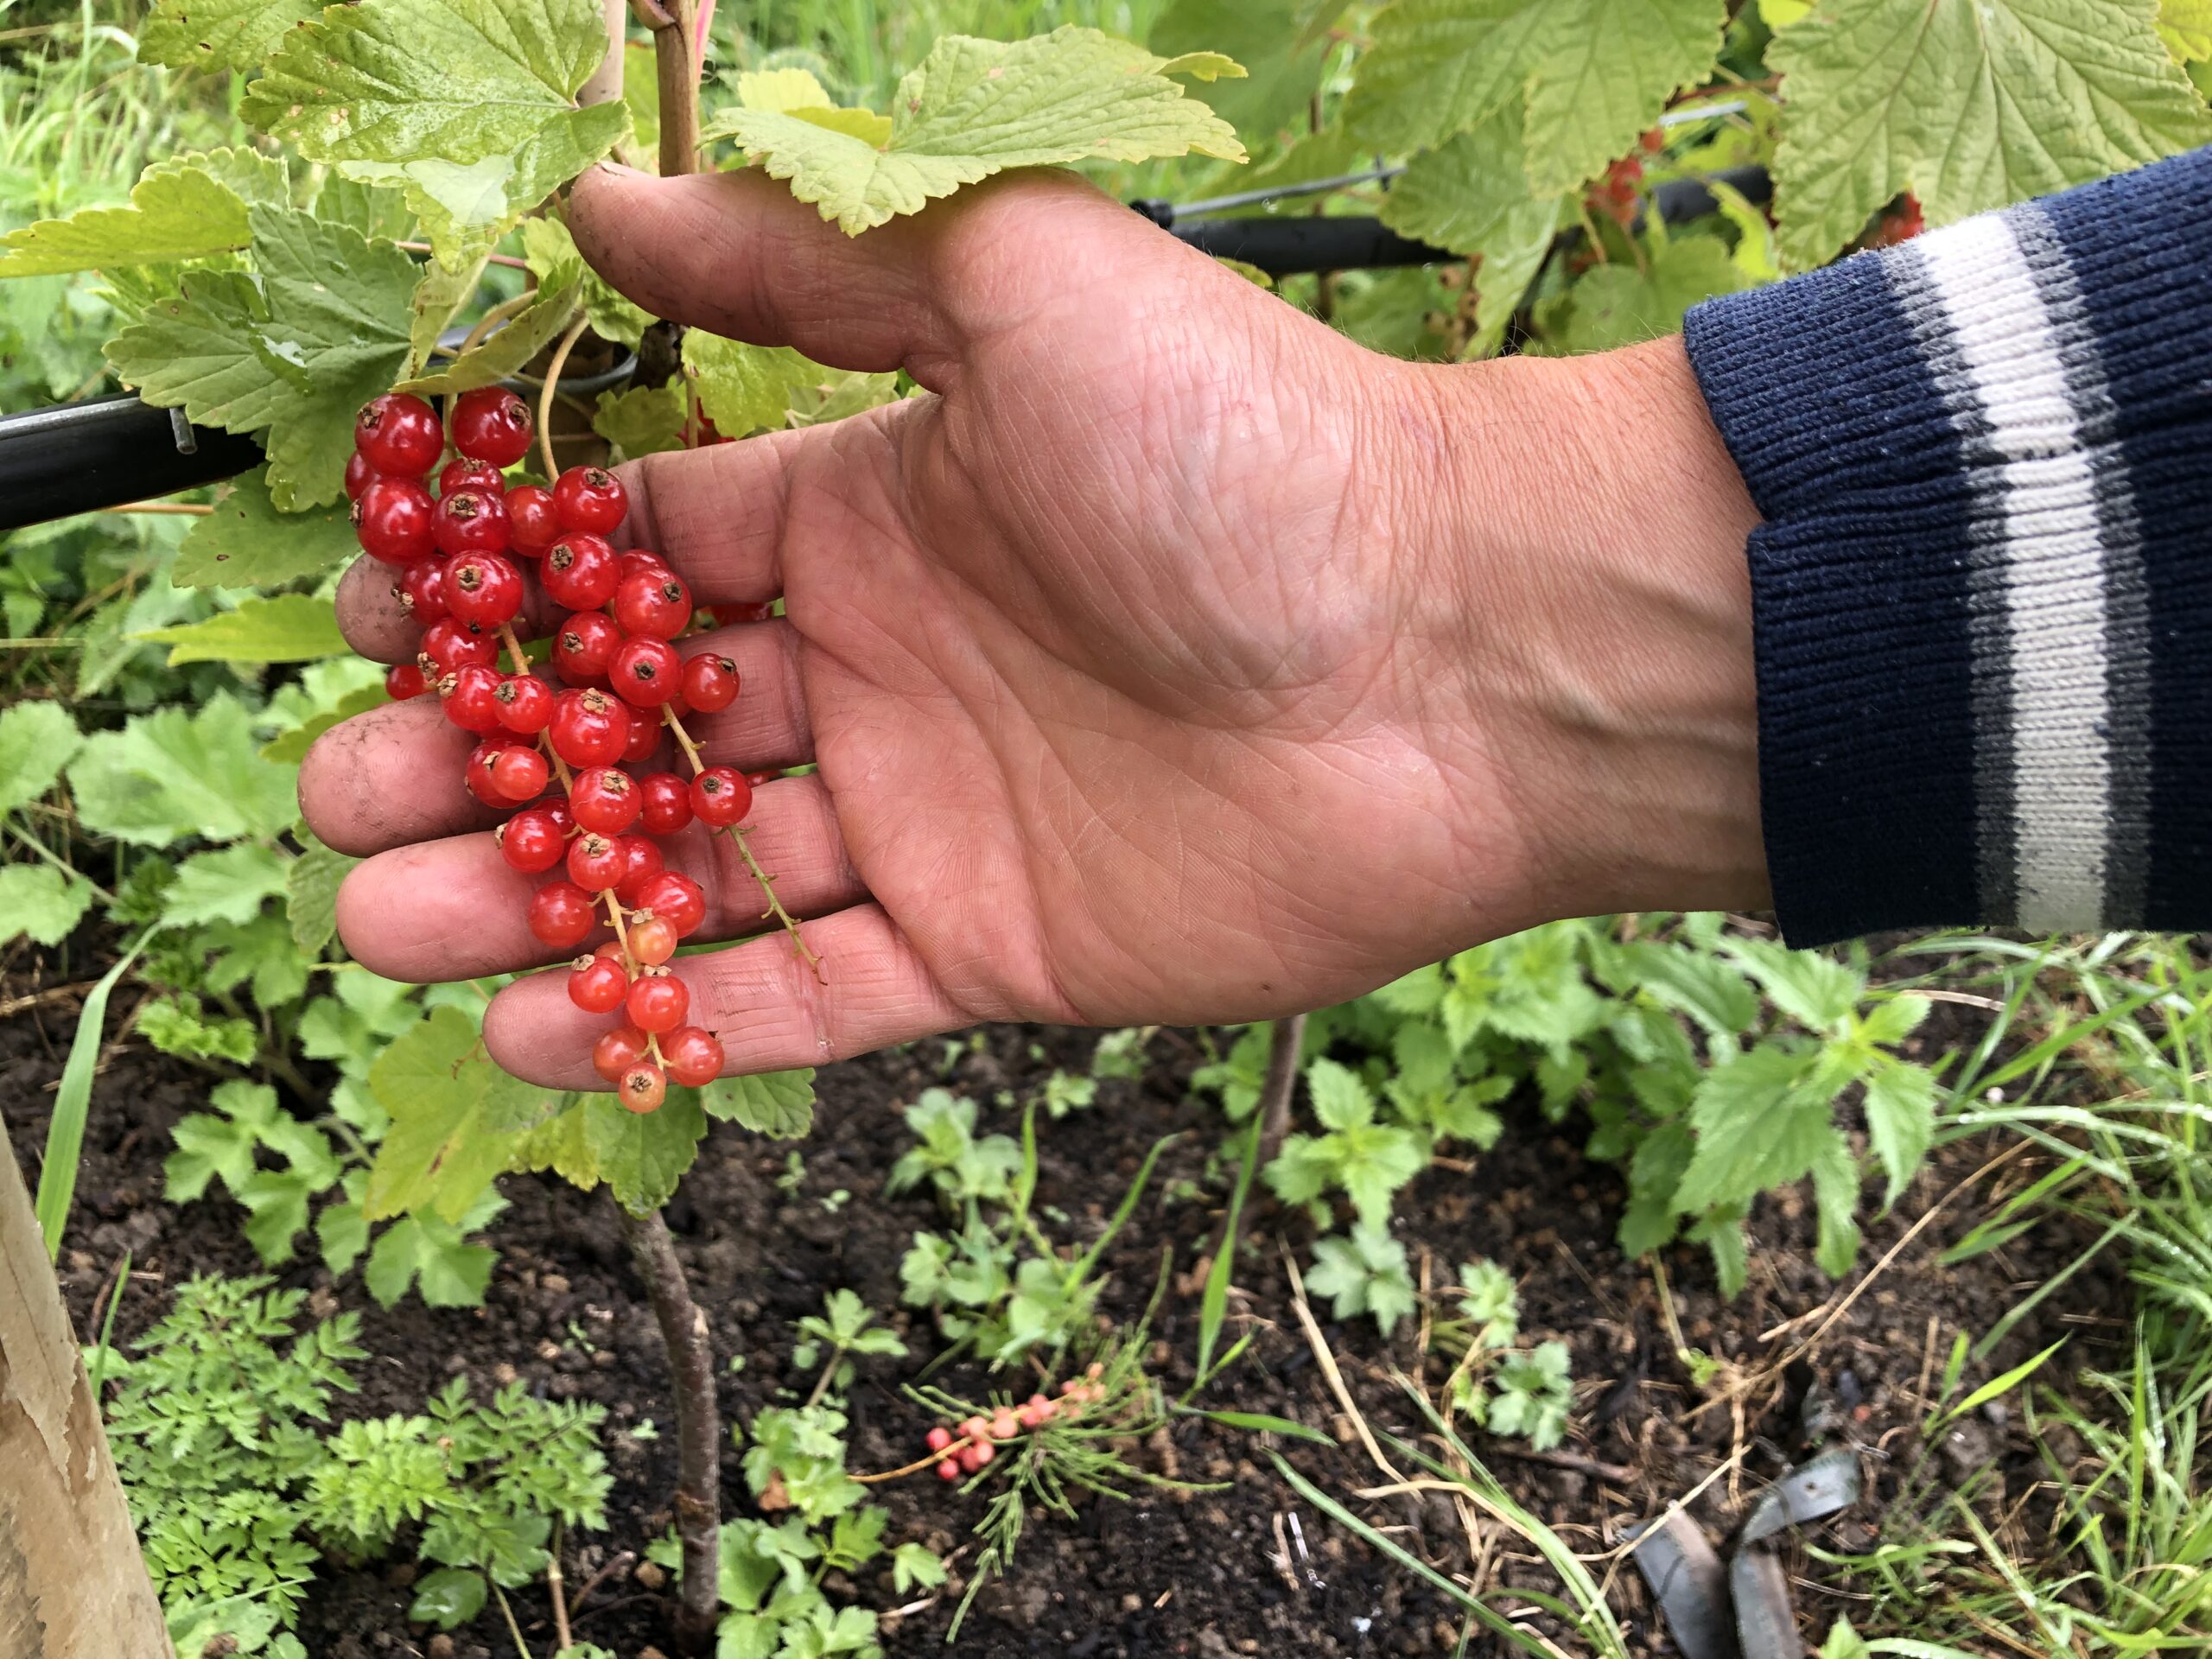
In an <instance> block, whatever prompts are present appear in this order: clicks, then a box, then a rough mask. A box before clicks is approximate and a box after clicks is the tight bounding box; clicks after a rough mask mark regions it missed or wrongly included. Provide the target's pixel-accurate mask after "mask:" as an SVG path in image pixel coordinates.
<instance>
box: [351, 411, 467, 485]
mask: <svg viewBox="0 0 2212 1659" xmlns="http://www.w3.org/2000/svg"><path fill="white" fill-rule="evenodd" d="M353 448H356V449H358V450H359V451H360V454H361V458H362V459H363V460H364V461H367V462H368V463H369V465H370V466H372V467H374V468H376V470H377V471H378V472H379V473H382V474H384V475H385V477H387V478H420V477H422V476H423V474H425V473H427V472H429V470H430V468H431V467H435V466H436V465H437V464H438V457H439V456H440V455H442V454H445V452H446V429H445V428H444V427H443V426H442V425H440V424H439V423H438V411H437V410H435V409H432V408H431V407H430V406H429V404H426V403H424V402H423V400H422V399H421V398H420V397H416V396H415V395H414V394H413V393H412V392H405V391H388V392H386V393H385V395H384V396H383V397H374V398H372V399H370V401H369V402H368V403H367V404H365V405H364V406H363V408H362V410H361V412H360V414H359V416H356V417H355V419H354V422H353Z"/></svg>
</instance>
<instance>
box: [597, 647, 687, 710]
mask: <svg viewBox="0 0 2212 1659" xmlns="http://www.w3.org/2000/svg"><path fill="white" fill-rule="evenodd" d="M682 677H683V658H680V657H678V656H677V654H676V647H675V646H674V645H670V644H669V643H668V641H667V640H665V639H651V638H647V637H641V636H639V635H634V634H633V635H632V636H631V637H630V638H629V639H625V640H624V641H623V642H622V643H621V644H620V645H617V646H616V647H615V648H614V655H613V656H612V657H610V658H607V683H609V684H611V685H612V686H613V688H614V691H615V695H616V696H620V698H621V699H622V700H623V701H624V702H633V703H636V704H637V705H638V706H639V708H641V709H651V708H657V707H658V706H659V705H660V704H662V703H664V702H667V701H668V700H669V699H670V698H671V697H673V696H675V695H676V693H677V681H678V680H680V679H681V678H682Z"/></svg>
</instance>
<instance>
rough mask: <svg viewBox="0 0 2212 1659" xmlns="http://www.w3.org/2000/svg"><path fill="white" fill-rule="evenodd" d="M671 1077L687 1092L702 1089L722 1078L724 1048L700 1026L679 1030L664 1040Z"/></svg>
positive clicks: (664, 1056) (662, 1047)
mask: <svg viewBox="0 0 2212 1659" xmlns="http://www.w3.org/2000/svg"><path fill="white" fill-rule="evenodd" d="M660 1057H661V1058H662V1059H663V1060H664V1061H665V1062H666V1063H667V1065H668V1075H669V1076H670V1077H671V1078H672V1079H674V1080H675V1081H676V1082H677V1083H680V1084H683V1086H684V1087H685V1088H686V1089H700V1088H703V1087H705V1086H706V1085H707V1084H710V1083H712V1082H713V1081H714V1080H715V1078H716V1077H720V1076H721V1074H722V1046H721V1043H720V1042H718V1041H716V1040H715V1036H714V1033H711V1032H708V1031H702V1030H701V1029H700V1028H699V1027H697V1026H678V1027H677V1028H676V1029H675V1030H674V1031H671V1032H670V1033H668V1035H667V1036H665V1037H664V1038H662V1039H660Z"/></svg>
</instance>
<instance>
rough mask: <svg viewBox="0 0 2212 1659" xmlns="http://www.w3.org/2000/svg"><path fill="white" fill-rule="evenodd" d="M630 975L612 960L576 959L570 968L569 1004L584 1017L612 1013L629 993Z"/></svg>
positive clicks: (604, 958) (618, 963) (611, 958)
mask: <svg viewBox="0 0 2212 1659" xmlns="http://www.w3.org/2000/svg"><path fill="white" fill-rule="evenodd" d="M629 989H630V976H628V975H627V974H626V973H624V972H623V971H622V964H621V963H620V962H617V961H616V960H615V959H614V958H613V957H598V956H593V957H578V958H576V960H575V962H574V963H570V964H569V1001H571V1002H573V1003H575V1005H576V1006H577V1007H580V1008H582V1010H583V1011H584V1012H585V1013H586V1014H612V1013H613V1012H614V1010H615V1009H617V1008H619V1007H621V1006H622V999H623V998H624V997H625V996H626V995H627V994H628V993H629Z"/></svg>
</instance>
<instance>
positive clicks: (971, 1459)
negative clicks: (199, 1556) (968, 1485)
mask: <svg viewBox="0 0 2212 1659" xmlns="http://www.w3.org/2000/svg"><path fill="white" fill-rule="evenodd" d="M996 1456H998V1448H997V1447H996V1446H993V1445H992V1444H991V1443H990V1442H989V1441H988V1440H983V1441H982V1442H980V1443H976V1444H971V1445H969V1446H962V1447H961V1448H960V1466H961V1467H962V1468H963V1469H965V1470H966V1471H968V1472H969V1474H971V1475H972V1474H974V1473H975V1472H976V1471H977V1470H978V1469H981V1468H982V1467H983V1465H986V1464H988V1462H990V1460H991V1459H993V1458H995V1457H996Z"/></svg>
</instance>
